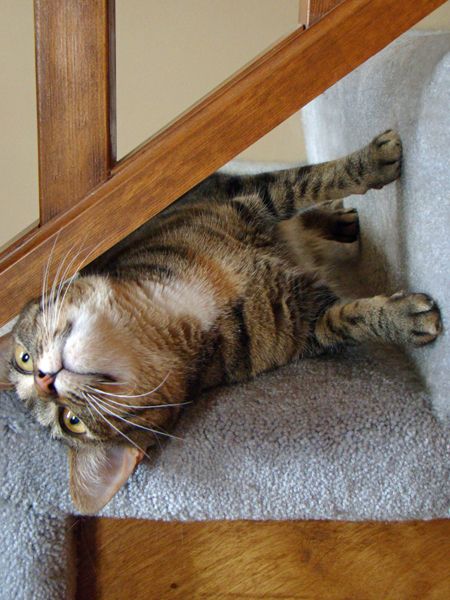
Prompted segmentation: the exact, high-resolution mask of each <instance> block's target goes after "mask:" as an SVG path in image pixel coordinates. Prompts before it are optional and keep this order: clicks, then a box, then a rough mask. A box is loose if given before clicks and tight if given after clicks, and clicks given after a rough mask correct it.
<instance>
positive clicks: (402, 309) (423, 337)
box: [388, 292, 442, 346]
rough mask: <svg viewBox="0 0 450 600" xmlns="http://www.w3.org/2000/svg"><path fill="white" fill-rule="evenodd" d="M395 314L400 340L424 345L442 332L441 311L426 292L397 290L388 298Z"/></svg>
mask: <svg viewBox="0 0 450 600" xmlns="http://www.w3.org/2000/svg"><path fill="white" fill-rule="evenodd" d="M388 303H389V305H390V308H391V309H392V310H393V312H394V314H395V322H396V325H397V326H398V327H399V329H400V334H401V337H402V338H403V339H402V341H403V342H406V343H410V344H414V345H415V346H424V345H425V344H429V343H430V342H432V341H434V340H435V339H436V338H437V337H438V335H439V334H440V333H441V332H442V320H441V313H440V311H439V308H438V306H437V305H436V302H435V301H434V300H433V298H431V297H430V296H428V295H427V294H406V293H404V292H398V293H397V294H394V295H393V296H391V297H390V298H389V300H388Z"/></svg>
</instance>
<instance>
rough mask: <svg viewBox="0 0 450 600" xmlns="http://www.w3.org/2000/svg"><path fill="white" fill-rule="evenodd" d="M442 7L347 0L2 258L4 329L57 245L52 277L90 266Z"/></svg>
mask: <svg viewBox="0 0 450 600" xmlns="http://www.w3.org/2000/svg"><path fill="white" fill-rule="evenodd" d="M443 2H444V0H402V2H398V0H344V1H343V2H342V3H341V4H340V5H339V6H337V7H336V8H335V9H334V10H333V11H332V12H330V13H329V14H328V15H326V16H325V17H324V18H323V19H322V20H321V21H320V22H318V23H316V24H315V25H314V27H311V28H310V29H307V30H306V31H304V32H302V31H300V30H298V31H296V32H294V33H293V34H291V35H289V36H288V37H287V38H285V39H284V40H282V41H281V42H280V43H278V44H277V45H276V46H274V47H273V48H271V49H270V50H269V51H268V52H267V53H265V54H264V55H262V56H261V57H259V58H258V59H256V60H255V61H254V62H252V63H251V64H250V65H249V66H247V67H246V68H244V69H243V70H241V71H240V72H239V73H237V74H236V75H235V76H234V77H232V78H231V79H230V80H228V81H227V82H226V83H225V84H223V85H222V86H221V87H219V88H218V89H216V90H215V91H214V92H212V93H211V94H210V95H208V96H207V97H206V98H204V99H203V100H202V101H201V102H199V103H198V104H197V105H196V106H194V107H193V108H192V109H190V110H189V111H188V112H187V113H185V114H184V115H183V116H182V117H180V118H179V119H177V120H176V121H175V122H174V123H172V124H171V125H170V126H168V127H167V128H166V129H165V130H163V131H162V132H161V133H159V134H158V135H156V136H155V137H153V138H152V139H150V140H149V141H148V142H147V143H145V144H144V145H143V146H142V147H141V148H140V149H138V150H137V151H136V152H135V153H133V154H132V155H131V156H129V157H127V158H126V159H125V160H123V161H121V162H120V163H119V164H118V165H117V167H116V168H115V169H114V172H113V176H112V177H111V178H110V179H108V180H106V181H105V182H103V183H101V184H100V185H99V186H98V187H97V188H96V189H94V190H93V191H91V192H90V193H89V194H88V195H87V196H86V197H85V198H83V199H82V200H81V201H80V202H79V203H78V204H77V205H76V206H73V207H71V208H69V209H68V210H66V211H65V212H64V213H62V214H59V215H58V216H57V217H56V218H54V219H52V220H50V221H49V222H48V223H46V224H45V225H43V226H42V227H41V228H39V229H38V230H37V231H35V232H34V233H33V234H31V235H28V236H27V238H26V239H25V240H24V241H23V243H19V244H17V245H16V246H15V248H14V249H13V250H12V251H7V252H5V253H4V254H3V255H2V256H1V257H0V323H4V322H5V321H7V320H8V319H10V318H11V317H12V316H14V315H15V314H17V312H18V310H19V309H20V307H21V306H22V305H23V304H24V303H25V302H26V301H28V300H30V299H31V298H33V297H36V296H37V295H39V293H40V289H41V282H42V272H43V268H44V265H45V264H46V263H47V260H48V257H49V255H50V253H51V251H52V248H53V247H54V257H53V263H52V265H51V268H50V276H52V275H53V274H54V272H55V270H56V266H57V265H58V263H59V261H60V260H61V258H62V256H64V255H65V254H66V253H67V252H69V251H70V249H71V248H73V249H76V250H77V249H81V246H82V245H84V246H85V247H86V248H90V249H92V247H95V250H94V251H93V252H92V253H91V254H90V255H89V261H90V260H92V259H93V258H95V256H98V255H99V254H100V253H102V252H104V251H105V250H107V249H108V248H110V247H111V246H112V245H113V244H115V243H116V242H118V241H119V240H120V239H122V238H123V237H125V236H126V235H127V234H129V233H131V232H132V231H133V230H135V229H136V228H137V227H139V226H140V225H141V224H143V223H144V222H145V221H147V220H148V219H149V218H151V217H152V216H154V215H155V214H157V213H158V212H160V211H161V210H162V209H163V208H165V207H166V206H167V205H168V204H170V203H171V202H173V201H174V200H175V199H176V198H178V197H179V196H180V195H181V194H183V193H184V192H186V191H188V190H189V189H190V188H191V187H193V186H194V185H195V184H197V183H198V182H199V181H201V180H202V179H204V178H205V177H206V176H207V175H209V174H210V173H212V172H213V171H214V170H216V169H217V168H218V167H220V166H222V165H223V164H224V163H226V162H227V161H228V160H230V159H231V158H233V157H234V156H235V155H236V154H238V153H239V152H241V151H242V150H244V149H245V148H246V147H248V146H249V145H250V144H252V143H253V142H255V141H256V140H257V139H259V138H260V137H262V136H263V135H265V134H266V133H267V132H268V131H270V130H271V129H273V128H274V127H275V126H277V125H278V124H280V123H281V122H282V121H283V120H285V119H287V118H288V117H289V116H291V115H292V114H293V113H294V112H295V111H297V110H298V109H299V108H301V107H302V106H304V105H305V104H307V103H308V102H310V101H311V100H312V99H313V98H315V97H316V96H317V95H319V94H320V93H322V92H323V91H324V90H326V89H327V88H328V87H330V86H331V85H333V84H334V83H335V82H336V81H338V80H339V79H341V78H342V77H344V76H345V75H346V74H347V73H349V72H350V71H351V70H353V69H354V68H356V67H357V66H358V65H360V64H361V63H362V62H364V61H365V60H367V59H368V58H369V57H370V56H372V55H373V54H375V53H376V52H378V51H379V50H381V49H382V48H383V47H384V46H386V45H387V44H388V43H390V42H391V41H392V40H393V39H395V38H396V37H397V36H399V35H400V34H401V33H403V32H404V31H406V30H407V29H409V28H410V27H412V26H413V25H414V24H415V23H416V22H417V21H419V20H420V19H422V18H423V17H424V16H426V15H427V14H428V13H430V12H431V11H432V10H434V9H435V8H437V7H438V6H439V5H441V4H443ZM89 261H87V262H89ZM78 266H79V265H78ZM67 275H70V272H69V273H67Z"/></svg>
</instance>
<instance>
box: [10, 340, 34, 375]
mask: <svg viewBox="0 0 450 600" xmlns="http://www.w3.org/2000/svg"><path fill="white" fill-rule="evenodd" d="M14 358H15V361H16V365H17V366H18V367H19V369H20V370H21V371H22V372H24V373H32V372H33V359H32V358H31V354H30V353H29V352H28V351H27V350H26V349H25V348H24V347H23V346H22V345H21V344H17V346H16V349H15V351H14Z"/></svg>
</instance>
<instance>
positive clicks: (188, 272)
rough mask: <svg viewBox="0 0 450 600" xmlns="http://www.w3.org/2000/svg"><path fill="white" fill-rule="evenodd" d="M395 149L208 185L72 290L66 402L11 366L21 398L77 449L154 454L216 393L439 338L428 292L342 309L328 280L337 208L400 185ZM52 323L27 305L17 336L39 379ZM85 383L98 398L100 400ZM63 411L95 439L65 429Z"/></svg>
mask: <svg viewBox="0 0 450 600" xmlns="http://www.w3.org/2000/svg"><path fill="white" fill-rule="evenodd" d="M401 152H402V150H401V143H400V139H399V137H398V135H397V134H396V133H395V132H393V131H390V130H389V131H387V132H385V133H383V134H381V135H379V136H378V137H376V138H375V139H374V140H373V141H372V142H371V143H370V144H369V145H368V146H366V147H365V148H363V149H362V150H359V151H357V152H355V153H353V154H351V155H349V156H347V157H345V158H343V159H340V160H336V161H331V162H328V163H323V164H319V165H311V166H303V167H299V168H295V169H289V170H284V171H278V172H274V173H263V174H258V175H247V176H235V175H227V174H224V173H217V174H215V175H213V176H211V177H210V178H208V179H207V180H206V181H205V182H203V183H202V184H200V185H199V186H198V187H197V188H195V189H194V190H192V191H191V192H190V193H189V194H188V195H187V196H186V197H184V198H182V199H180V200H179V201H178V202H177V203H175V204H174V205H173V206H171V207H169V208H168V209H167V210H166V211H164V212H163V213H162V214H161V215H159V216H158V217H157V218H155V219H154V220H153V221H151V222H150V223H149V224H147V226H146V227H145V228H144V229H142V230H141V231H140V232H138V233H137V234H136V235H134V236H133V237H132V238H130V239H129V240H127V241H126V242H124V243H123V244H122V245H121V246H120V247H118V248H116V249H114V250H113V251H111V252H109V253H108V254H107V255H106V256H105V257H104V259H103V260H102V261H97V263H96V264H95V265H94V266H93V267H91V268H90V269H88V270H87V271H86V272H85V273H84V274H82V275H81V276H80V277H79V278H78V280H76V281H75V282H74V283H72V285H71V286H70V287H69V288H68V289H67V292H68V293H67V299H66V301H65V304H64V306H63V307H62V310H61V311H60V314H59V318H58V323H56V330H55V331H54V332H53V334H52V340H51V347H52V348H56V350H52V352H53V353H54V355H53V358H52V360H53V361H54V362H53V363H52V364H56V365H57V366H58V368H60V369H61V375H60V374H59V371H58V376H57V378H56V382H55V386H56V391H57V395H56V396H54V397H52V398H51V399H50V401H49V399H48V398H45V399H43V398H42V397H41V396H40V395H39V393H37V391H36V386H35V385H34V383H33V378H32V377H30V376H26V375H24V374H23V373H19V372H17V369H15V368H14V361H12V362H11V365H12V366H11V370H10V378H11V381H12V382H13V383H14V384H15V385H16V388H17V390H18V393H19V395H20V396H21V397H22V398H23V399H24V400H26V401H27V402H28V403H29V405H30V407H31V410H32V411H33V412H34V414H35V415H36V417H37V418H38V419H39V420H40V421H41V422H42V423H43V424H45V425H48V426H50V427H51V429H52V431H53V434H54V435H56V436H58V437H62V438H64V439H65V440H66V441H67V442H68V443H69V444H70V445H71V446H72V447H73V448H75V449H77V450H78V451H81V449H82V448H83V447H84V446H86V445H89V444H91V445H94V446H95V445H97V446H98V444H99V443H100V444H104V443H108V442H111V441H115V442H120V441H123V439H122V440H121V435H122V436H123V435H125V436H126V441H127V442H128V443H132V444H134V445H135V446H139V448H142V449H145V448H147V447H148V446H149V444H150V443H151V441H154V439H157V438H158V437H159V436H160V434H161V433H166V432H167V430H168V429H170V427H171V426H172V424H173V423H174V421H175V419H176V417H177V416H178V414H179V412H180V404H181V403H183V402H184V401H186V400H190V399H191V398H193V397H194V396H195V395H196V394H198V393H199V392H201V391H202V390H204V389H206V388H208V387H211V386H216V385H219V384H223V383H233V382H239V381H243V380H245V379H248V378H251V377H254V376H256V375H258V374H259V373H262V372H264V371H267V370H269V369H273V368H275V367H279V366H281V365H283V364H286V363H287V362H288V361H291V360H293V359H297V358H301V357H304V356H314V355H318V354H321V353H323V352H326V351H335V350H336V349H339V348H341V347H343V346H345V345H347V344H353V343H359V342H364V341H366V340H377V341H381V342H386V343H394V344H404V343H412V344H415V345H422V344H426V343H429V342H431V341H433V340H434V339H435V338H436V336H437V335H438V334H439V333H440V331H441V321H440V315H439V310H438V308H437V307H436V305H435V303H434V302H433V300H432V299H431V298H429V297H428V296H426V295H424V294H396V295H394V296H391V297H387V296H377V297H375V298H365V299H359V300H350V299H343V298H341V297H340V295H339V291H338V287H337V286H336V285H335V282H334V281H333V276H332V275H333V261H334V260H336V259H338V258H339V256H332V253H331V252H330V247H332V248H333V249H336V246H340V247H342V248H344V247H345V246H346V245H348V244H352V243H354V242H356V241H357V239H358V233H359V224H358V216H357V213H356V211H354V210H351V209H344V208H343V206H342V202H341V199H342V198H344V197H346V196H348V195H350V194H364V193H365V192H366V191H367V190H368V189H371V188H380V187H382V186H383V185H386V184H388V183H390V182H392V181H394V180H395V179H396V178H397V177H398V176H399V174H400V168H401ZM336 242H340V244H336ZM330 243H331V246H330ZM338 254H339V253H338ZM63 289H65V288H63ZM51 300H52V298H51V297H50V299H49V302H50V303H51ZM44 308H45V307H44ZM44 316H45V310H44V313H43V312H42V310H41V309H40V308H39V304H36V303H35V304H32V305H31V306H29V307H27V308H26V309H25V310H24V312H23V314H22V316H21V318H20V320H19V322H18V324H17V326H16V328H15V331H14V337H15V341H16V343H17V342H19V343H20V344H22V345H23V346H24V347H26V348H27V350H28V351H29V352H30V353H31V354H33V355H34V363H35V375H34V377H35V379H36V377H37V376H38V375H36V373H38V372H39V370H43V364H44V362H43V356H44V355H45V352H46V344H47V345H49V344H50V342H49V340H48V335H47V337H45V335H44V329H45V328H44V324H45V323H44V321H45V319H44ZM58 349H59V350H58ZM47 354H48V351H47ZM46 360H47V363H45V364H51V362H49V361H50V358H48V357H47V358H46ZM55 361H56V362H55ZM58 361H59V362H58ZM99 373H100V374H102V376H101V378H100V377H99V375H98V374H99ZM96 374H97V375H96ZM25 380H26V381H25ZM108 382H110V383H108ZM86 385H88V386H91V387H90V388H88V389H91V388H95V389H96V390H97V391H98V395H97V396H95V394H94V397H95V398H97V400H96V401H95V402H94V401H92V403H91V404H89V402H90V401H89V399H87V397H86V394H84V395H83V390H85V389H86ZM148 390H154V392H152V394H151V395H147V394H146V392H148ZM113 394H120V395H118V396H117V395H116V396H114V395H113ZM112 398H116V403H114V400H112ZM117 398H122V401H121V402H120V403H119V402H117ZM149 404H151V405H153V406H157V407H158V408H154V409H152V408H151V407H147V405H149ZM60 405H64V406H68V407H69V408H70V410H72V411H73V412H74V413H76V414H77V415H78V416H79V417H80V418H81V419H82V420H83V422H84V423H85V424H86V426H87V428H88V434H87V435H85V436H81V437H80V436H78V437H76V436H72V435H70V434H69V433H68V432H66V431H63V430H62V428H61V426H60V424H59V423H58V418H57V411H58V407H59V406H60ZM174 405H176V406H174ZM164 406H166V407H167V408H164ZM99 413H102V414H101V415H100V414H99ZM150 429H151V431H149V430H150ZM73 460H75V459H74V458H72V462H73ZM133 460H134V459H133ZM86 462H87V463H89V464H91V463H92V458H89V460H87V461H86ZM94 462H95V461H94ZM132 462H133V461H132ZM133 464H134V462H133ZM75 479H76V477H75ZM82 479H83V478H82ZM83 481H84V479H83ZM74 485H75V486H76V484H74ZM83 485H84V484H83ZM81 495H82V494H81ZM74 497H77V498H79V497H80V491H79V489H78V488H77V489H76V490H75V492H74ZM78 501H79V503H80V504H83V501H82V500H81V501H80V500H78ZM86 503H87V504H86V505H87V506H88V507H90V506H91V504H89V502H88V501H86Z"/></svg>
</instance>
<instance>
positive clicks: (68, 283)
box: [56, 241, 103, 323]
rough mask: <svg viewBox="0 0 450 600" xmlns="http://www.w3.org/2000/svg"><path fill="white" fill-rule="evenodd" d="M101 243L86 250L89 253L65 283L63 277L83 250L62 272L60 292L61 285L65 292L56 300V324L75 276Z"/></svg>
mask: <svg viewBox="0 0 450 600" xmlns="http://www.w3.org/2000/svg"><path fill="white" fill-rule="evenodd" d="M102 243H103V241H101V242H99V243H98V244H96V245H95V246H91V249H90V250H89V248H88V250H89V252H88V253H87V254H86V256H84V257H83V258H82V260H81V261H80V262H79V263H78V265H77V268H76V269H75V272H74V274H73V275H72V276H71V277H70V279H69V280H68V281H67V282H66V281H65V277H66V275H67V273H68V272H69V269H70V267H71V266H72V264H73V262H74V261H75V260H76V259H77V258H78V257H79V256H80V254H81V252H82V251H83V249H81V250H80V251H79V252H77V254H76V255H75V257H74V259H72V261H71V263H70V264H69V265H68V267H67V268H66V270H65V272H64V275H63V278H62V285H61V290H62V287H63V285H64V284H65V285H66V288H65V290H64V294H63V296H62V299H60V298H61V296H59V299H58V301H59V308H58V313H57V318H56V323H58V321H59V317H60V315H61V310H62V308H63V306H64V302H65V300H66V296H67V293H68V292H69V290H70V288H71V287H72V284H73V282H74V281H75V279H76V278H77V276H78V273H79V271H80V269H82V267H83V265H84V264H85V263H86V261H87V259H88V258H89V257H90V256H91V255H92V254H93V253H94V252H95V251H96V250H97V248H98V247H99V246H100V245H101V244H102Z"/></svg>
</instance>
